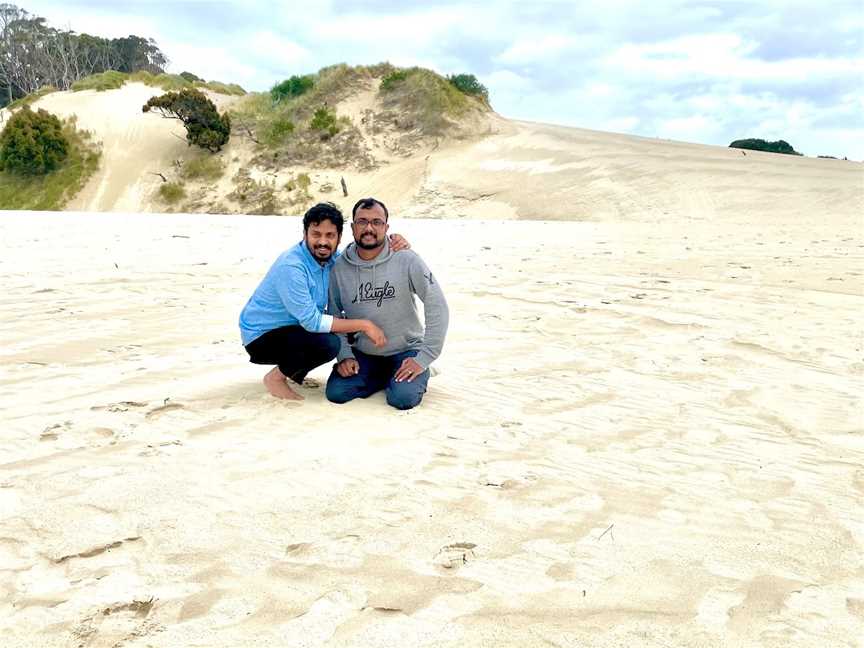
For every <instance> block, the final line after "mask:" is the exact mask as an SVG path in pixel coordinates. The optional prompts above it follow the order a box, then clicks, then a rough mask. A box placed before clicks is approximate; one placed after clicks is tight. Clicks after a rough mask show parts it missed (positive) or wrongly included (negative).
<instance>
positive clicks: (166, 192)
mask: <svg viewBox="0 0 864 648" xmlns="http://www.w3.org/2000/svg"><path fill="white" fill-rule="evenodd" d="M159 197H160V198H162V200H163V201H164V202H166V203H168V204H169V205H175V204H177V203H178V202H180V201H181V200H183V199H184V198H185V197H186V189H184V188H183V183H182V182H163V183H162V184H161V185H159Z"/></svg>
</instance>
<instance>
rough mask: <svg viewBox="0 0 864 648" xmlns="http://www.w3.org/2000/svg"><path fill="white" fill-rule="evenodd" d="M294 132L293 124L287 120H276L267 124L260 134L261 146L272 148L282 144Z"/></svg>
mask: <svg viewBox="0 0 864 648" xmlns="http://www.w3.org/2000/svg"><path fill="white" fill-rule="evenodd" d="M293 132H294V122H292V121H291V120H289V119H284V118H281V117H280V118H277V119H274V120H273V121H271V122H270V123H269V124H267V125H266V126H265V128H264V131H263V132H262V133H261V140H262V143H263V144H266V145H267V146H270V147H274V146H279V145H280V144H283V143H284V142H285V141H286V140H287V139H288V137H290V136H291V134H292V133H293Z"/></svg>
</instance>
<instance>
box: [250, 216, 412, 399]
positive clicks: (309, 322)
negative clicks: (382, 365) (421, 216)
mask: <svg viewBox="0 0 864 648" xmlns="http://www.w3.org/2000/svg"><path fill="white" fill-rule="evenodd" d="M344 223H345V219H344V217H343V216H342V212H341V211H339V208H338V207H336V205H334V204H333V203H319V204H317V205H315V206H314V207H312V208H311V209H309V211H307V212H306V214H305V215H304V216H303V240H302V241H300V242H299V243H298V244H297V245H295V246H294V247H292V248H289V249H288V250H286V251H285V252H283V253H282V254H280V255H279V257H278V258H277V259H276V261H275V262H274V263H273V265H272V266H271V267H270V270H269V271H268V272H267V274H266V276H265V277H264V279H263V280H262V281H261V283H260V284H259V285H258V288H256V289H255V292H254V293H253V294H252V297H250V298H249V301H248V302H247V303H246V306H245V307H244V308H243V312H242V313H240V335H241V338H242V340H243V345H244V346H245V347H246V351H247V352H248V353H249V361H250V362H252V363H254V364H265V365H276V366H275V367H274V368H273V369H272V370H271V371H270V372H268V373H267V375H266V376H264V385H265V386H266V387H267V391H269V392H270V393H271V394H273V396H276V397H277V398H285V399H289V400H303V397H302V396H301V395H300V394H298V393H297V392H296V391H294V390H293V389H292V388H291V387H290V386H289V385H288V380H289V379H290V380H291V381H293V382H295V383H297V384H298V385H300V384H303V379H304V378H305V377H306V374H307V373H308V372H309V371H311V370H312V369H314V368H315V367H318V366H320V365H322V364H324V363H325V362H329V361H330V360H333V358H335V357H336V354H337V353H338V352H339V347H340V341H339V337H338V336H337V335H336V334H337V333H361V334H363V335H366V336H368V337H369V340H370V341H371V342H372V344H373V345H375V346H377V347H380V346H384V345H385V344H386V343H387V340H386V338H385V337H384V333H383V332H382V331H381V329H380V328H379V327H378V326H376V325H375V324H374V323H373V322H371V321H370V320H365V319H362V320H356V319H337V318H334V317H333V315H334V314H332V313H327V312H326V311H327V301H328V295H327V289H328V285H329V282H330V269H331V268H332V267H333V262H334V259H335V257H336V256H338V252H337V248H338V247H339V241H340V240H341V239H342V228H343V225H344ZM407 247H409V246H408V244H407V242H406V241H405V240H404V239H403V238H402V237H401V236H398V235H396V236H395V237H394V241H393V248H394V249H405V248H407ZM336 315H338V313H336Z"/></svg>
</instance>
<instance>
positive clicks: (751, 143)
mask: <svg viewBox="0 0 864 648" xmlns="http://www.w3.org/2000/svg"><path fill="white" fill-rule="evenodd" d="M729 148H739V149H747V150H748V151H767V152H768V153H785V154H786V155H801V153H799V152H798V151H796V150H795V149H794V148H792V145H791V144H789V142H787V141H785V140H777V141H776V142H766V141H765V140H763V139H758V138H751V139H740V140H735V141H734V142H732V143H731V144H730V145H729Z"/></svg>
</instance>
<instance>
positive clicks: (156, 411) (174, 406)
mask: <svg viewBox="0 0 864 648" xmlns="http://www.w3.org/2000/svg"><path fill="white" fill-rule="evenodd" d="M183 407H184V405H183V404H182V403H165V404H164V405H160V406H159V407H154V408H153V409H151V410H150V411H148V412H147V413H146V414H145V415H144V418H148V419H149V418H154V417H156V416H161V415H162V414H164V413H165V412H170V411H171V410H178V409H183Z"/></svg>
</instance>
